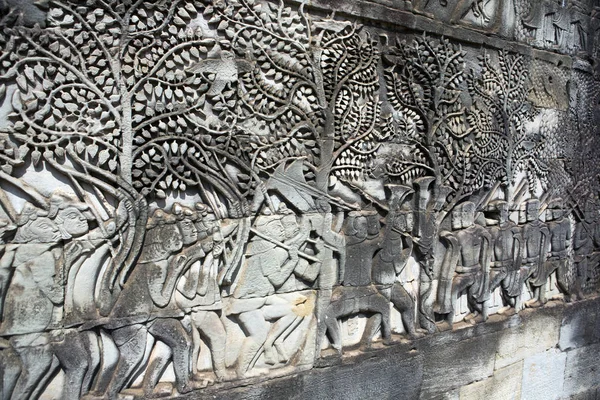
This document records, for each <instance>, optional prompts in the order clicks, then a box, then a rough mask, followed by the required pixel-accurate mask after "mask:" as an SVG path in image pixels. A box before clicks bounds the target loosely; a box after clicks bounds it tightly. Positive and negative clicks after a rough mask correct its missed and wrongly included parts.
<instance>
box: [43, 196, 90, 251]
mask: <svg viewBox="0 0 600 400" xmlns="http://www.w3.org/2000/svg"><path fill="white" fill-rule="evenodd" d="M89 209H90V207H89V206H88V205H87V204H86V203H83V202H80V201H78V200H77V199H76V198H75V197H73V196H71V195H69V194H67V193H64V192H60V191H59V192H55V193H53V194H52V196H51V197H50V209H49V210H48V217H49V218H52V219H54V221H55V222H56V224H57V225H58V227H59V228H60V230H61V233H62V235H63V239H70V238H72V237H78V236H81V235H85V234H86V233H88V231H89V229H90V226H89V223H88V221H91V220H93V219H94V217H93V215H92V213H91V212H90V210H89Z"/></svg>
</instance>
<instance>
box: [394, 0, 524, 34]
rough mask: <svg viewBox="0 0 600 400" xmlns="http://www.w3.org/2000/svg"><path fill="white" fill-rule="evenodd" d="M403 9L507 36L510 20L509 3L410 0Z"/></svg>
mask: <svg viewBox="0 0 600 400" xmlns="http://www.w3.org/2000/svg"><path fill="white" fill-rule="evenodd" d="M405 8H406V9H407V10H410V11H413V12H415V13H417V14H422V15H424V16H427V17H429V18H433V19H436V20H440V21H443V22H445V23H450V24H452V25H461V26H466V27H469V28H473V29H477V30H482V31H485V32H487V33H492V34H501V35H503V36H509V35H511V34H512V32H511V28H512V25H513V21H514V5H513V1H512V0H492V1H486V0H456V1H447V0H433V1H432V0H412V1H405Z"/></svg>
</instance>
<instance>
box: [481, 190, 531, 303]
mask: <svg viewBox="0 0 600 400" xmlns="http://www.w3.org/2000/svg"><path fill="white" fill-rule="evenodd" d="M489 208H491V209H492V210H493V212H494V216H495V217H496V220H497V225H494V226H492V227H491V228H490V230H489V231H490V234H491V236H492V247H493V251H492V263H491V270H490V292H493V291H494V290H495V289H496V288H497V287H498V286H501V288H502V290H501V295H502V300H503V301H504V305H505V308H502V309H500V310H499V311H498V313H499V314H502V313H503V312H505V311H506V310H508V309H509V308H510V307H512V308H513V309H514V310H515V311H516V312H519V310H520V308H521V305H520V299H521V289H522V286H523V283H522V280H521V237H520V232H519V228H518V227H517V225H516V224H515V223H514V222H512V221H510V220H509V219H508V216H509V209H508V203H507V202H506V201H504V200H495V201H492V202H491V203H490V204H489Z"/></svg>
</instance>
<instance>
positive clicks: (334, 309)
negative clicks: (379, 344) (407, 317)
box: [316, 285, 392, 357]
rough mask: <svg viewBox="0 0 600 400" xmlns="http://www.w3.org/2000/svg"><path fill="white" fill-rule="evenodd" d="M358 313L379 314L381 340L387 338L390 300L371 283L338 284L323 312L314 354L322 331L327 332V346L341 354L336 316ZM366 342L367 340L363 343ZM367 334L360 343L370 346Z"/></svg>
mask: <svg viewBox="0 0 600 400" xmlns="http://www.w3.org/2000/svg"><path fill="white" fill-rule="evenodd" d="M359 313H376V314H380V315H381V335H382V336H383V340H384V343H388V342H390V341H391V336H392V335H391V328H390V303H389V300H388V299H386V298H385V297H384V296H383V295H381V293H379V291H378V290H377V288H376V287H375V286H373V285H371V286H362V287H351V286H338V287H336V288H335V289H334V290H333V294H332V297H331V303H330V304H329V306H328V307H327V309H326V310H325V312H324V314H323V321H321V322H320V323H319V327H318V332H317V349H316V354H317V357H319V355H320V352H321V346H322V341H323V338H324V337H325V334H327V333H328V334H329V339H330V340H331V346H332V347H333V348H334V349H336V350H337V351H338V352H339V353H340V354H341V353H342V336H341V332H340V326H339V322H338V319H339V318H343V317H348V316H351V315H356V314H359ZM367 341H369V342H368V343H367ZM370 344H371V343H370V337H369V335H364V336H363V339H362V345H363V346H364V347H369V346H370Z"/></svg>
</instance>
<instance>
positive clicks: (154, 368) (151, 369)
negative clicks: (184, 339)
mask: <svg viewBox="0 0 600 400" xmlns="http://www.w3.org/2000/svg"><path fill="white" fill-rule="evenodd" d="M172 355H173V351H172V350H171V348H170V347H169V346H168V345H167V344H166V343H163V342H161V341H156V343H155V344H154V347H153V349H152V353H151V354H150V359H149V362H148V367H147V368H146V373H145V374H144V380H143V381H142V388H143V390H144V395H145V396H148V397H149V396H151V395H152V392H153V391H154V388H155V387H156V384H157V383H158V381H159V379H160V377H161V376H162V374H163V372H164V371H165V368H166V367H167V364H168V363H169V361H170V360H171V357H172Z"/></svg>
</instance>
